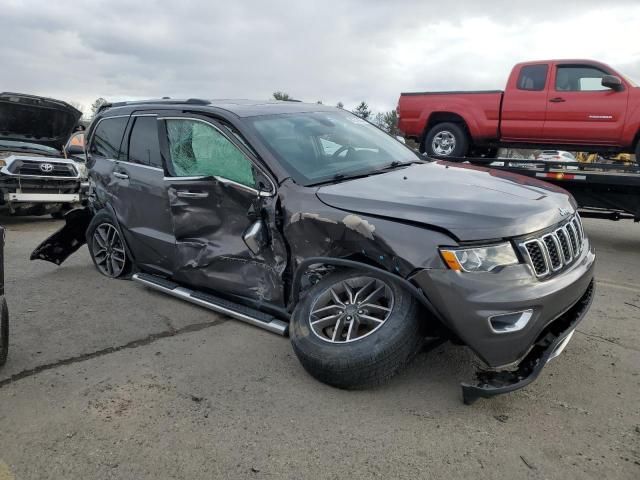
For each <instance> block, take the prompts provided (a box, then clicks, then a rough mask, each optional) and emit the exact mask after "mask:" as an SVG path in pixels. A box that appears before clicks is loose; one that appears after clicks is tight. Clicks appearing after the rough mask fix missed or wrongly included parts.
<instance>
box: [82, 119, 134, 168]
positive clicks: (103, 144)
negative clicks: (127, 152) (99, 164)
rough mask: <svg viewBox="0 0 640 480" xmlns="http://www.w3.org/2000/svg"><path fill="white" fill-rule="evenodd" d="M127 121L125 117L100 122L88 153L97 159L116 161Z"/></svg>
mask: <svg viewBox="0 0 640 480" xmlns="http://www.w3.org/2000/svg"><path fill="white" fill-rule="evenodd" d="M127 120H128V118H127V117H118V118H105V119H103V120H101V121H100V123H98V126H97V127H96V129H95V132H94V134H93V138H92V140H91V147H90V148H89V153H91V154H92V155H95V156H98V157H104V158H113V159H117V158H118V154H119V152H120V142H121V141H122V135H123V134H124V129H125V127H126V126H127Z"/></svg>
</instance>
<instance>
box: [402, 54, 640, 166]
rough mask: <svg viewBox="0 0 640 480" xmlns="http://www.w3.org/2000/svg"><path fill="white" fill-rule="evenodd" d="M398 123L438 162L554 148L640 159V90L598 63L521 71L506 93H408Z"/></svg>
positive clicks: (533, 65) (531, 66)
mask: <svg viewBox="0 0 640 480" xmlns="http://www.w3.org/2000/svg"><path fill="white" fill-rule="evenodd" d="M398 116H399V123H398V125H399V128H400V131H401V132H402V133H404V135H405V137H407V138H412V139H414V140H416V141H417V142H418V143H419V145H420V150H421V151H423V152H426V153H427V154H429V155H434V156H451V157H464V156H467V155H469V156H486V157H492V156H495V154H496V152H497V149H498V148H499V147H516V148H545V149H547V148H549V147H554V148H556V149H562V150H574V151H575V150H579V151H589V152H603V153H619V152H628V153H635V154H636V159H638V158H640V143H639V141H638V140H639V137H640V88H639V87H638V85H637V84H636V83H634V82H633V81H632V80H631V79H629V78H628V77H626V76H624V75H622V74H620V73H618V72H616V71H615V70H613V69H612V68H611V67H609V66H608V65H605V64H603V63H599V62H594V61H591V60H548V61H537V62H526V63H519V64H517V65H516V66H515V67H513V70H512V71H511V75H510V77H509V80H508V82H507V87H506V89H505V91H501V90H495V91H474V92H419V93H402V94H401V96H400V100H399V102H398Z"/></svg>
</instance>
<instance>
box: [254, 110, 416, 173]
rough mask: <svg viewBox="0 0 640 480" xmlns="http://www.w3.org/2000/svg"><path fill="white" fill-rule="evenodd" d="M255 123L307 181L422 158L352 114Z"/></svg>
mask: <svg viewBox="0 0 640 480" xmlns="http://www.w3.org/2000/svg"><path fill="white" fill-rule="evenodd" d="M250 121H251V122H252V124H253V126H254V127H255V129H256V131H257V132H258V135H259V136H260V137H261V139H262V140H263V141H264V143H265V144H266V146H267V147H268V148H269V150H270V151H271V153H272V154H273V155H275V156H276V157H277V158H278V160H279V161H280V162H281V163H282V164H283V166H284V167H285V169H286V170H287V171H288V172H289V173H290V175H291V176H292V177H293V179H294V180H295V181H296V182H297V183H300V184H303V185H312V184H315V183H322V182H327V181H330V180H332V179H336V180H338V179H343V178H349V177H353V176H359V175H367V174H370V173H375V172H376V171H380V170H381V169H384V168H387V167H395V166H398V165H401V164H404V163H410V162H415V161H418V160H419V158H418V156H417V155H416V154H415V153H414V152H413V151H411V150H410V149H408V148H407V147H405V146H404V145H403V144H401V143H400V142H399V141H397V140H396V139H394V138H392V137H391V136H389V135H387V134H386V133H384V132H383V131H381V130H379V129H378V128H376V127H374V126H373V125H371V124H370V123H368V122H366V121H365V120H362V119H361V118H359V117H357V116H355V115H353V114H351V113H348V112H343V111H331V112H310V113H295V114H284V115H270V116H262V117H255V118H253V119H250Z"/></svg>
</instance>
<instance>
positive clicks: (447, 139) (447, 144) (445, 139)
mask: <svg viewBox="0 0 640 480" xmlns="http://www.w3.org/2000/svg"><path fill="white" fill-rule="evenodd" d="M455 148H456V137H455V136H454V135H453V133H451V132H450V131H448V130H443V131H441V132H438V133H437V134H436V135H435V136H434V137H433V140H432V141H431V149H432V150H433V152H434V153H435V154H436V155H443V156H447V155H451V153H453V150H454V149H455Z"/></svg>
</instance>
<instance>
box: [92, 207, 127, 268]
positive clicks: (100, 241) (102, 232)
mask: <svg viewBox="0 0 640 480" xmlns="http://www.w3.org/2000/svg"><path fill="white" fill-rule="evenodd" d="M87 245H88V246H89V253H90V254H91V259H92V260H93V263H94V265H95V266H96V268H97V269H98V271H99V272H100V273H102V274H103V275H105V276H107V277H110V278H118V277H123V276H125V275H126V274H128V273H129V271H130V269H131V260H130V259H129V257H128V255H127V251H126V248H125V246H124V242H123V240H122V237H121V236H120V230H119V229H118V227H117V226H116V225H115V222H114V221H113V219H112V218H111V215H109V214H108V213H106V212H100V213H98V214H97V215H96V216H95V217H93V220H92V221H91V224H90V225H89V228H88V229H87Z"/></svg>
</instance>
